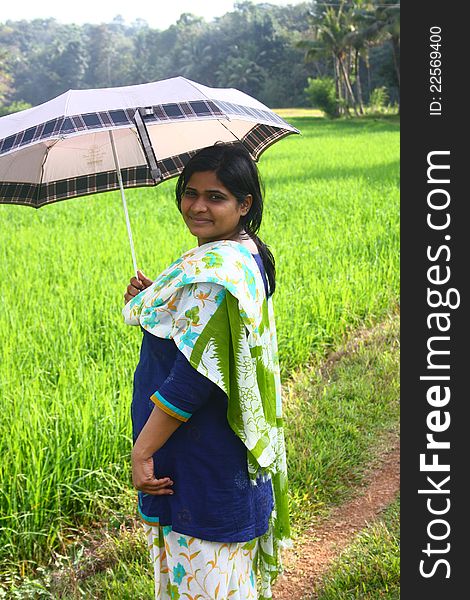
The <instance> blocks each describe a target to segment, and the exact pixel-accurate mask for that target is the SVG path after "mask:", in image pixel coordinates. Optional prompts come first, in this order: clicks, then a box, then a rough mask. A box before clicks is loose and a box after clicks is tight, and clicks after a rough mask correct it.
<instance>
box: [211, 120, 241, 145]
mask: <svg viewBox="0 0 470 600" xmlns="http://www.w3.org/2000/svg"><path fill="white" fill-rule="evenodd" d="M217 121H219V123H220V124H221V125H222V126H223V127H225V129H226V130H227V131H228V132H229V133H231V134H232V135H233V137H235V138H237V140H238V141H239V142H240V144H243V142H242V141H241V139H240V138H239V137H238V135H236V134H235V133H233V131H232V130H231V129H230V128H229V127H227V125H225V123H222V121H221V120H220V119H217Z"/></svg>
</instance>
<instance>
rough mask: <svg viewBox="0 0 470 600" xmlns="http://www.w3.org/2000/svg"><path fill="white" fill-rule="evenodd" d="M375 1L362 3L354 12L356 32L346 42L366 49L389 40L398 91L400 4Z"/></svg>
mask: <svg viewBox="0 0 470 600" xmlns="http://www.w3.org/2000/svg"><path fill="white" fill-rule="evenodd" d="M379 1H380V4H377V2H376V0H373V1H372V2H367V3H364V6H363V7H362V8H361V9H360V10H358V11H356V14H355V17H354V21H355V24H356V25H357V31H354V32H352V34H351V36H350V38H349V40H348V42H350V43H352V44H353V45H354V44H355V43H356V44H359V45H360V44H363V47H364V48H366V47H367V46H368V45H372V44H382V43H383V42H385V41H387V40H390V42H391V45H392V56H393V65H394V68H395V74H396V77H397V83H398V91H400V2H399V0H379Z"/></svg>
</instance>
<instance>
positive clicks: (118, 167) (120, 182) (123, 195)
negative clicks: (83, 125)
mask: <svg viewBox="0 0 470 600" xmlns="http://www.w3.org/2000/svg"><path fill="white" fill-rule="evenodd" d="M109 138H110V140H111V148H112V150H113V157H114V165H115V167H116V174H117V178H118V182H119V189H120V190H121V198H122V205H123V207H124V216H125V217H126V225H127V234H128V236H129V244H130V246H131V254H132V262H133V264H134V272H135V276H136V277H137V279H138V276H137V261H136V258H135V250H134V241H133V239H132V231H131V222H130V220H129V213H128V211H127V203H126V196H125V194H124V185H123V183H122V175H121V167H120V165H119V157H118V153H117V150H116V145H115V143H114V135H113V132H112V130H109Z"/></svg>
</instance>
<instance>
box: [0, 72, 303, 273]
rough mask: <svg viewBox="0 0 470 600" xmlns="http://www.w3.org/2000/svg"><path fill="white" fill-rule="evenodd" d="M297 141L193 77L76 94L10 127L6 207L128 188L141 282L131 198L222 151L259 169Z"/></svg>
mask: <svg viewBox="0 0 470 600" xmlns="http://www.w3.org/2000/svg"><path fill="white" fill-rule="evenodd" d="M293 133H299V131H298V130H297V129H296V128H295V127H292V126H291V125H289V124H288V123H286V121H284V120H283V119H282V118H281V117H279V116H278V115H277V114H275V113H274V112H273V111H272V110H270V109H269V108H268V107H267V106H265V105H264V104H262V103H261V102H258V101H257V100H255V99H254V98H252V97H251V96H249V95H247V94H245V93H243V92H240V91H238V90H235V89H222V88H210V87H207V86H204V85H201V84H199V83H196V82H194V81H190V80H189V79H186V78H184V77H174V78H171V79H166V80H162V81H156V82H152V83H145V84H141V85H132V86H126V87H115V88H103V89H90V90H69V91H68V92H65V93H64V94H61V95H60V96H57V97H56V98H53V99H52V100H49V101H48V102H45V103H44V104H41V105H39V106H35V107H33V108H29V109H27V110H24V111H21V112H18V113H13V114H11V115H7V116H5V117H1V118H0V203H4V204H22V205H27V206H32V207H35V208H39V207H40V206H43V205H45V204H51V203H53V202H57V201H60V200H65V199H67V198H75V197H78V196H84V195H88V194H96V193H98V192H105V191H109V190H115V189H118V188H119V189H120V191H121V198H122V201H123V206H124V214H125V218H126V224H127V230H128V235H129V241H130V245H131V252H132V259H133V264H134V270H135V271H136V272H137V262H136V259H135V252H134V245H133V241H132V232H131V227H130V222H129V215H128V211H127V206H126V200H125V194H124V188H131V187H140V186H148V185H156V184H157V183H159V182H160V181H164V180H165V179H169V178H170V177H174V176H176V175H178V174H179V173H181V171H182V169H183V167H184V165H185V164H186V162H187V161H188V160H189V158H190V157H191V156H192V155H193V154H194V153H195V152H197V151H198V150H199V149H201V148H204V147H206V146H211V145H213V144H215V143H216V142H226V143H233V142H237V141H238V142H241V143H243V144H244V146H245V147H246V148H247V149H248V151H249V152H250V154H251V156H252V157H253V159H254V160H258V158H259V156H260V155H261V153H262V152H263V151H264V150H266V148H268V147H269V146H270V145H271V144H273V143H274V142H276V141H278V140H280V139H282V138H283V137H285V136H287V135H290V134H293Z"/></svg>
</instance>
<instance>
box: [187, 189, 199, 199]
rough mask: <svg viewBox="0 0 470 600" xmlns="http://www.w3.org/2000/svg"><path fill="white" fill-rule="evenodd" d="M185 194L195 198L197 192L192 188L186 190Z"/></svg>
mask: <svg viewBox="0 0 470 600" xmlns="http://www.w3.org/2000/svg"><path fill="white" fill-rule="evenodd" d="M184 195H185V196H187V197H188V198H194V196H195V195H196V192H193V191H192V190H185V192H184Z"/></svg>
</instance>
